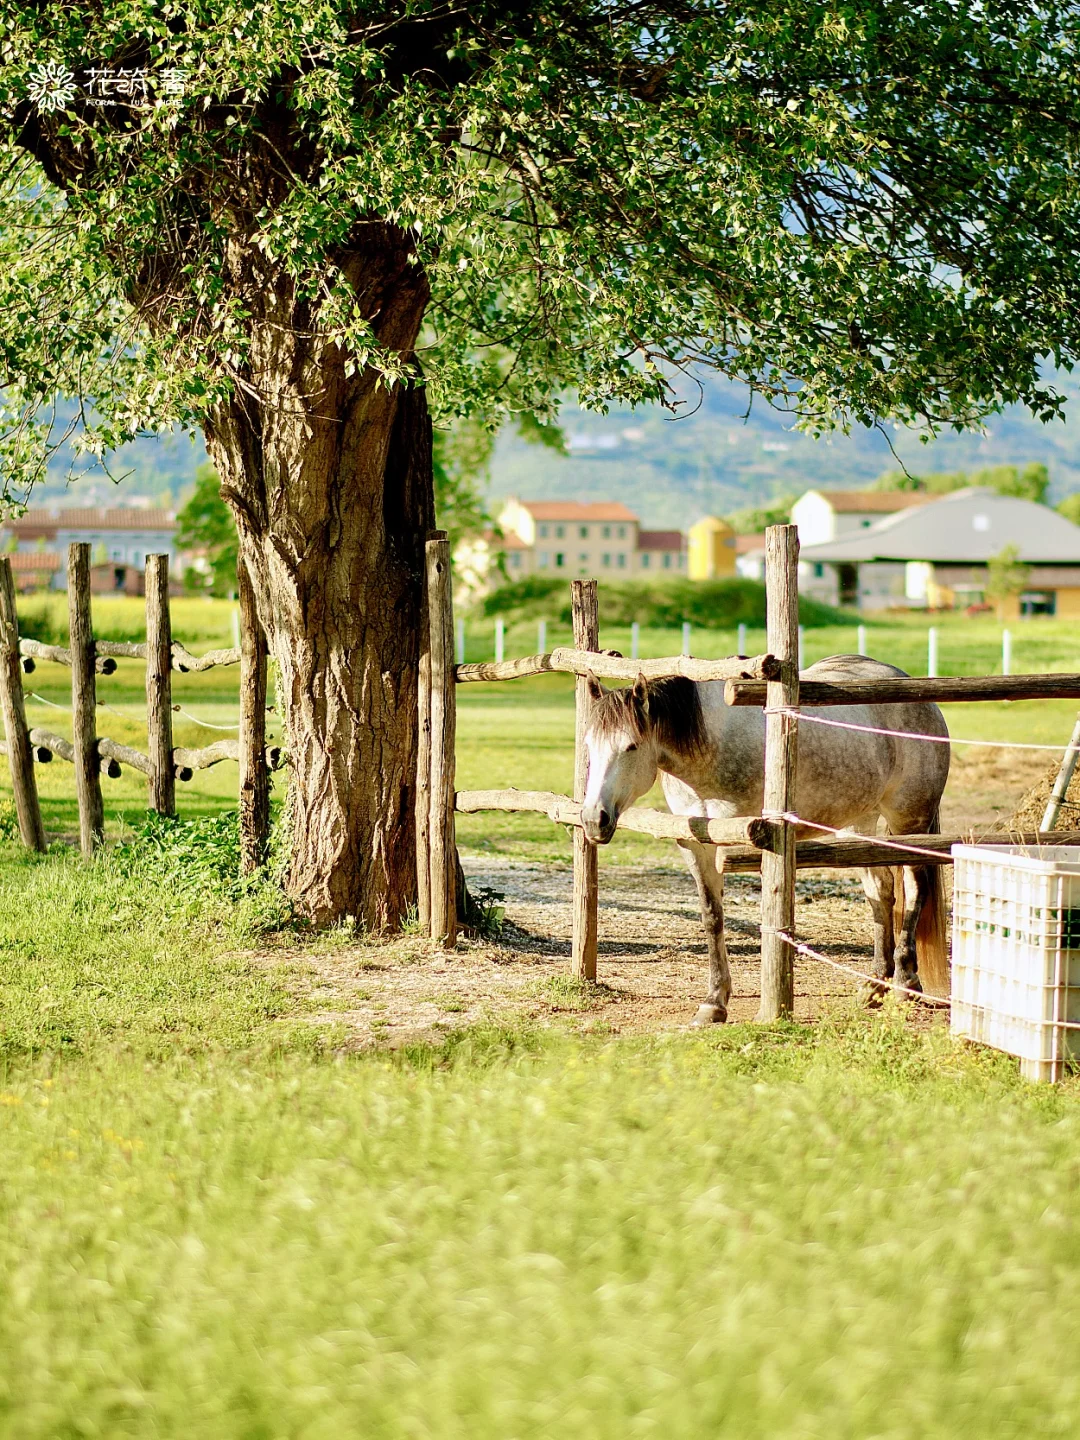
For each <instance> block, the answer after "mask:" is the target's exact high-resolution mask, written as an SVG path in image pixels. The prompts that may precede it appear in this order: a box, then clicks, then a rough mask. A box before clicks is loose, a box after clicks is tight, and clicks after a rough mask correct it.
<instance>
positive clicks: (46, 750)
mask: <svg viewBox="0 0 1080 1440" xmlns="http://www.w3.org/2000/svg"><path fill="white" fill-rule="evenodd" d="M67 581H68V589H67V595H68V628H69V641H68V645H67V646H66V647H64V646H59V645H45V644H42V643H41V642H39V641H37V640H31V639H28V638H25V637H24V638H20V636H19V622H18V614H17V611H16V602H15V584H14V580H13V577H12V572H11V563H10V561H9V560H8V559H7V557H6V556H3V557H0V706H2V709H3V718H4V732H5V743H4V744H3V745H2V746H0V752H2V753H6V755H7V757H8V764H9V766H10V769H11V783H12V788H13V790H14V795H15V809H16V814H17V816H18V823H19V834H20V836H21V838H22V841H23V843H24V844H25V845H28V846H30V847H31V848H32V849H35V850H44V848H45V831H44V827H43V825H42V821H41V807H40V804H39V802H38V792H37V779H36V776H35V773H34V768H35V764H37V765H41V764H47V763H48V762H49V761H51V760H53V759H54V758H56V759H60V760H65V761H67V762H68V763H69V764H71V765H73V766H74V768H75V788H76V794H77V797H78V807H79V842H80V845H81V847H82V851H83V854H84V855H87V856H90V855H92V854H93V852H94V850H95V849H96V848H97V846H98V845H100V843H101V840H102V835H103V831H104V825H105V812H104V805H103V800H102V792H101V777H102V775H105V776H107V777H110V778H112V779H115V778H117V777H118V776H119V775H120V773H121V767H122V766H125V765H126V766H128V767H130V768H131V769H134V770H138V771H140V772H141V773H142V774H143V775H145V776H146V777H147V789H148V801H149V808H150V809H151V810H156V811H157V812H158V813H159V814H163V815H173V814H175V813H176V782H177V781H178V780H179V781H181V782H183V781H188V780H190V779H191V778H192V775H193V774H194V773H195V771H196V770H204V769H206V768H208V767H209V766H211V765H217V764H220V763H221V761H223V760H235V761H237V762H238V763H239V766H240V787H239V810H240V840H241V855H242V860H243V866H244V869H245V870H251V869H254V868H255V867H256V866H257V865H258V864H260V863H261V861H262V858H263V856H264V853H265V848H266V841H267V835H268V831H269V820H270V771H271V770H273V769H276V768H277V767H278V765H279V764H280V763H281V754H282V752H281V747H280V746H277V745H270V746H268V745H267V744H266V666H267V649H266V639H265V636H264V634H263V631H262V628H261V626H260V625H259V622H258V618H257V616H256V613H255V605H254V599H253V597H252V594H251V587H250V584H249V583H248V580H247V574H246V572H245V571H244V570H243V567H241V572H240V617H241V645H240V648H239V649H229V650H211V651H209V652H207V654H205V655H200V656H196V655H192V654H191V653H190V652H189V651H188V650H187V649H186V648H185V646H184V645H182V644H180V643H179V642H177V641H174V640H173V638H172V626H171V619H170V610H169V557H168V556H167V555H149V556H147V560H146V642H145V644H131V643H128V642H112V641H108V640H97V639H95V638H94V631H93V621H92V614H91V601H90V546H89V545H87V544H82V543H79V544H74V545H71V546H70V547H69V549H68V564H67ZM121 659H124V660H127V659H131V660H141V661H143V662H144V664H145V666H146V739H147V745H146V753H145V754H144V753H143V752H142V751H140V750H136V749H133V748H132V747H131V746H130V745H121V744H118V743H117V742H116V741H115V740H110V739H108V738H106V737H104V736H99V735H98V733H97V708H98V706H97V676H98V675H111V674H113V673H114V672H115V670H116V662H117V660H121ZM39 661H48V662H52V663H53V664H58V665H65V666H67V667H69V668H70V670H71V709H72V727H71V730H72V738H71V739H70V740H65V739H64V738H63V737H62V736H60V735H56V734H53V733H52V731H50V730H46V729H43V728H40V727H36V726H35V727H34V728H33V729H30V728H29V727H28V725H27V721H26V709H25V702H24V697H23V686H22V676H23V674H24V673H25V674H29V673H31V672H32V671H33V670H34V669H35V667H36V665H37V663H38V662H39ZM237 664H239V666H240V724H239V737H238V739H235V740H231V739H230V740H216V741H215V742H214V743H213V744H212V745H206V746H203V747H202V748H200V749H190V748H185V747H183V746H175V745H174V744H173V725H172V717H173V702H172V675H173V672H174V671H177V672H179V673H181V674H187V673H191V672H201V671H204V670H210V669H212V668H213V667H214V666H217V665H237Z"/></svg>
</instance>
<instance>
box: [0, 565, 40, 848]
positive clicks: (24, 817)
mask: <svg viewBox="0 0 1080 1440" xmlns="http://www.w3.org/2000/svg"><path fill="white" fill-rule="evenodd" d="M0 703H2V705H3V711H4V731H5V733H6V736H7V752H8V765H9V766H10V767H11V788H12V789H13V790H14V792H15V813H16V815H17V816H18V817H19V835H20V837H21V839H22V842H23V844H24V845H26V846H27V847H28V848H29V849H31V850H44V849H45V828H44V826H43V825H42V823H41V805H40V804H39V803H38V793H37V780H36V778H35V776H34V756H33V751H32V750H31V748H30V732H29V730H28V729H27V726H26V709H25V707H24V705H23V688H22V666H21V665H20V663H19V617H18V614H17V612H16V609H15V580H14V577H13V576H12V573H11V561H10V560H9V559H8V558H7V556H6V555H5V556H4V557H3V558H2V559H0Z"/></svg>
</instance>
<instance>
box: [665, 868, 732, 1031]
mask: <svg viewBox="0 0 1080 1440" xmlns="http://www.w3.org/2000/svg"><path fill="white" fill-rule="evenodd" d="M677 843H678V845H679V848H680V849H681V850H682V852H683V854H684V855H685V856H686V863H687V864H688V865H689V866H690V873H691V875H693V877H694V883H695V884H696V885H697V892H698V900H699V901H700V903H701V921H702V924H703V925H704V926H705V943H706V945H707V946H708V950H709V991H708V994H707V995H706V996H705V1000H704V1003H703V1004H702V1005H699V1006H698V1012H697V1015H696V1016H695V1017H694V1022H693V1023H694V1024H695V1025H722V1024H723V1023H724V1021H725V1020H726V1019H727V1007H728V1001H729V1000H730V999H731V967H730V965H729V964H728V954H727V945H726V944H725V943H724V872H723V871H722V870H718V869H717V865H716V862H717V856H718V851H717V850H716V847H715V846H713V845H702V844H700V843H699V842H698V841H697V840H679V841H678V842H677Z"/></svg>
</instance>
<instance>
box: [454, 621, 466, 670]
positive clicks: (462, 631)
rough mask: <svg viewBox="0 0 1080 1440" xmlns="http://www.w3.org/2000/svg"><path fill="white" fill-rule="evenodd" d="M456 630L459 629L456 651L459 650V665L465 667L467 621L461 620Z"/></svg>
mask: <svg viewBox="0 0 1080 1440" xmlns="http://www.w3.org/2000/svg"><path fill="white" fill-rule="evenodd" d="M456 629H457V646H456V650H457V663H458V664H459V665H464V664H465V621H464V620H459V621H458V622H457V626H456Z"/></svg>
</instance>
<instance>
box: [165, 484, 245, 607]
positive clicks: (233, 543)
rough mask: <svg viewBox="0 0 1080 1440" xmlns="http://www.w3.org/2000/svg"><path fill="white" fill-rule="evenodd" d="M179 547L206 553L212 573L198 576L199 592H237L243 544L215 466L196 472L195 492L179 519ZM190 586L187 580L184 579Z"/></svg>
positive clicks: (214, 593) (195, 572)
mask: <svg viewBox="0 0 1080 1440" xmlns="http://www.w3.org/2000/svg"><path fill="white" fill-rule="evenodd" d="M176 544H177V547H178V548H179V549H181V550H202V551H203V552H204V553H205V556H206V560H207V564H208V566H209V573H208V574H202V573H200V572H199V571H198V570H195V571H193V572H191V573H193V574H194V577H195V580H194V585H195V588H198V589H201V590H205V591H206V592H207V593H208V594H210V595H232V594H235V592H236V566H237V563H238V559H239V540H238V538H237V534H236V522H235V521H234V520H233V517H232V512H231V511H230V510H229V507H228V506H227V505H226V504H225V501H224V500H223V499H222V498H221V481H220V480H219V479H218V474H217V471H216V470H215V469H214V467H213V466H212V465H200V466H199V468H198V469H197V470H196V471H195V490H194V493H193V494H192V496H191V498H190V499H189V500H188V501H187V503H186V504H185V505H184V507H183V508H182V509H181V510H180V511H179V513H178V514H177V517H176ZM184 579H185V583H187V576H185V577H184Z"/></svg>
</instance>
